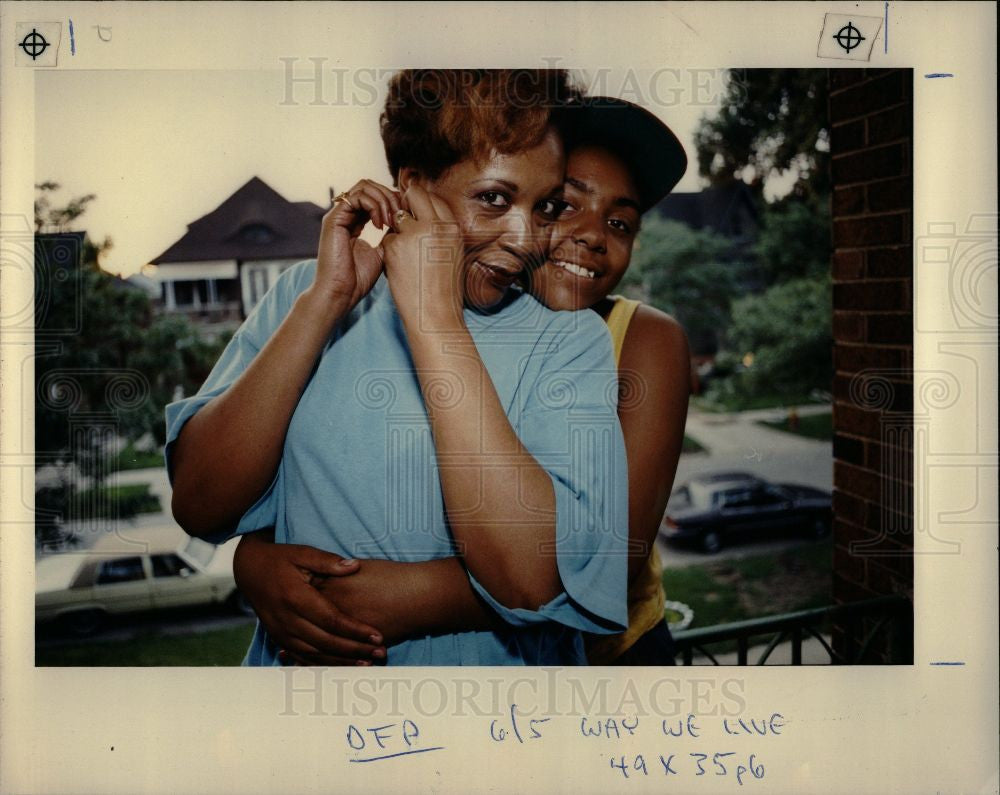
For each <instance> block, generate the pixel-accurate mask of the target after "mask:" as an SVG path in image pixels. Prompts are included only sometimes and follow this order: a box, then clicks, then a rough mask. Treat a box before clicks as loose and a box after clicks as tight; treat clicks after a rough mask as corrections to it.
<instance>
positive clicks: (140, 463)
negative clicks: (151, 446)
mask: <svg viewBox="0 0 1000 795" xmlns="http://www.w3.org/2000/svg"><path fill="white" fill-rule="evenodd" d="M163 466H164V460H163V453H162V452H160V451H159V450H137V449H136V447H135V445H134V444H133V443H132V442H129V443H128V444H127V445H125V447H123V448H122V449H121V450H120V451H119V452H118V455H116V456H115V460H114V463H113V464H112V467H111V469H112V471H113V472H124V471H126V470H129V469H157V468H160V467H163Z"/></svg>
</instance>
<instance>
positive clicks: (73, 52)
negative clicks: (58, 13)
mask: <svg viewBox="0 0 1000 795" xmlns="http://www.w3.org/2000/svg"><path fill="white" fill-rule="evenodd" d="M69 54H70V55H76V39H74V38H73V20H72V19H71V20H70V21H69Z"/></svg>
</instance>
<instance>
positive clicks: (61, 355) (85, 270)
mask: <svg viewBox="0 0 1000 795" xmlns="http://www.w3.org/2000/svg"><path fill="white" fill-rule="evenodd" d="M53 186H54V187H56V188H57V187H58V185H56V184H55V183H42V186H41V190H42V196H41V198H40V199H39V203H38V204H36V219H35V225H36V227H37V228H39V229H42V228H46V227H49V226H51V225H52V224H54V223H55V222H56V221H59V222H60V223H59V225H60V226H64V225H65V224H66V223H69V221H71V220H73V219H76V218H79V216H80V215H81V214H82V212H83V208H85V207H86V205H87V203H88V202H89V201H90V200H91V198H92V197H90V196H85V197H83V198H81V199H74V200H73V201H71V202H70V204H69V206H68V207H66V208H62V209H58V208H56V209H54V208H52V207H51V205H50V203H49V199H48V193H49V192H50V191H51V190H53V189H54V187H53ZM57 242H58V241H55V240H53V239H52V238H50V237H45V236H42V237H39V238H37V239H36V263H35V267H36V274H37V275H36V280H35V283H36V291H37V292H36V307H37V308H38V309H37V311H36V315H35V321H36V339H37V342H38V345H37V348H36V356H35V360H34V362H35V383H36V396H35V397H36V399H35V449H36V450H37V451H38V454H39V455H38V457H37V458H36V465H37V466H43V465H45V464H48V463H52V462H53V461H63V462H65V463H70V462H71V463H74V464H76V466H77V467H78V468H79V471H80V473H81V474H83V475H84V476H87V477H90V478H93V479H94V482H95V483H96V484H97V485H98V486H99V485H100V483H101V482H102V481H103V479H104V478H105V477H106V476H107V474H108V473H109V472H110V471H112V470H113V469H114V468H115V466H114V464H115V458H114V456H113V454H112V453H111V451H110V450H111V448H110V446H109V445H110V443H111V442H112V441H113V437H114V436H120V437H124V438H125V439H128V440H135V439H138V438H140V437H141V436H143V435H144V434H146V433H150V432H151V433H152V434H153V436H154V438H155V439H156V441H157V442H158V443H159V444H162V443H163V441H164V437H165V428H164V422H163V410H164V407H165V406H166V404H167V403H169V402H170V401H171V400H173V396H174V392H175V390H176V389H177V387H180V388H181V389H182V390H183V392H184V394H192V393H193V392H195V391H196V390H197V388H198V387H199V386H200V385H201V383H202V382H203V381H204V379H205V377H206V376H207V375H208V373H209V371H210V370H211V368H212V365H213V364H214V363H215V361H216V359H217V358H218V356H219V354H220V353H221V351H222V348H223V347H224V345H225V343H226V341H227V340H226V338H220V339H207V338H205V337H203V336H202V335H201V333H200V330H199V329H198V327H197V326H195V325H194V324H192V323H191V322H190V321H188V320H187V319H186V318H184V317H180V316H159V315H156V314H155V313H154V311H153V306H152V302H151V301H150V298H149V296H148V295H147V293H146V292H145V291H143V290H141V289H136V288H135V287H133V286H132V285H130V284H128V283H127V282H125V281H123V280H122V279H120V278H118V277H116V276H112V275H110V274H108V273H106V272H104V271H103V270H101V268H100V265H99V258H100V256H101V254H102V253H103V252H104V251H106V250H107V249H108V248H110V246H111V241H110V239H105V240H104V242H103V243H102V244H100V245H94V244H93V243H92V242H91V241H90V240H89V239H86V238H85V240H84V245H83V251H82V252H80V257H79V259H80V261H79V262H64V261H57V260H58V259H59V258H58V257H55V256H50V254H51V252H52V251H54V250H55V249H54V248H53V247H54V246H55V245H56V243H57ZM61 242H62V243H63V244H65V240H63V241H61ZM67 330H69V331H67ZM59 492H61V493H59ZM78 497H79V495H75V494H74V492H73V491H72V487H71V484H69V483H64V484H63V485H62V486H61V487H60V488H58V489H54V488H48V489H41V490H39V492H38V494H37V495H36V501H35V502H36V509H37V510H38V516H39V518H38V521H37V523H36V524H37V527H36V535H37V536H38V537H39V538H40V539H41V540H42V541H46V540H53V539H54V537H56V536H58V517H59V516H62V517H63V519H66V518H69V517H68V515H67V506H68V505H70V503H72V502H73V500H74V499H76V498H78ZM122 507H123V509H124V510H126V511H128V510H132V506H131V504H126V505H124V506H122Z"/></svg>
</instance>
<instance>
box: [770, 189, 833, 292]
mask: <svg viewBox="0 0 1000 795" xmlns="http://www.w3.org/2000/svg"><path fill="white" fill-rule="evenodd" d="M753 253H754V258H755V260H756V263H757V271H758V272H759V273H760V275H761V276H762V277H763V280H764V281H765V283H766V284H768V285H771V284H776V283H779V282H782V281H786V280H788V279H797V278H801V277H803V276H819V275H822V274H825V273H828V272H829V270H830V206H829V203H828V202H826V201H816V200H814V199H797V198H792V197H789V198H786V199H782V200H780V201H776V202H772V203H771V204H768V205H766V206H765V208H764V210H763V212H762V213H761V230H760V235H759V237H758V238H757V242H756V243H755V244H754V250H753Z"/></svg>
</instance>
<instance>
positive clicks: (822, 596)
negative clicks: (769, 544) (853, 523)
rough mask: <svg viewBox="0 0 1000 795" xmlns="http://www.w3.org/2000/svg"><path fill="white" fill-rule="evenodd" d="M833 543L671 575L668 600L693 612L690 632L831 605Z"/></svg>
mask: <svg viewBox="0 0 1000 795" xmlns="http://www.w3.org/2000/svg"><path fill="white" fill-rule="evenodd" d="M832 555H833V547H832V543H831V542H830V541H829V540H824V541H820V542H817V543H815V544H807V545H804V546H800V547H795V548H793V549H789V550H786V551H784V552H781V553H779V554H777V555H772V554H768V555H760V556H757V557H751V558H744V559H742V560H721V561H717V562H711V561H710V559H709V562H706V563H704V564H701V565H696V566H687V567H685V568H682V569H667V570H665V571H664V573H663V585H664V589H665V590H666V593H667V599H672V600H674V601H678V602H683V603H684V604H686V605H688V606H689V607H690V608H691V609H692V610H693V611H694V621H692V622H691V626H690V627H689V629H694V628H696V627H710V626H714V625H716V624H728V623H731V622H733V621H744V620H746V619H748V618H760V617H762V616H768V615H775V614H778V613H789V612H792V611H795V610H806V609H808V608H811V607H824V606H826V605H828V604H831V603H832V590H833V571H832Z"/></svg>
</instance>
